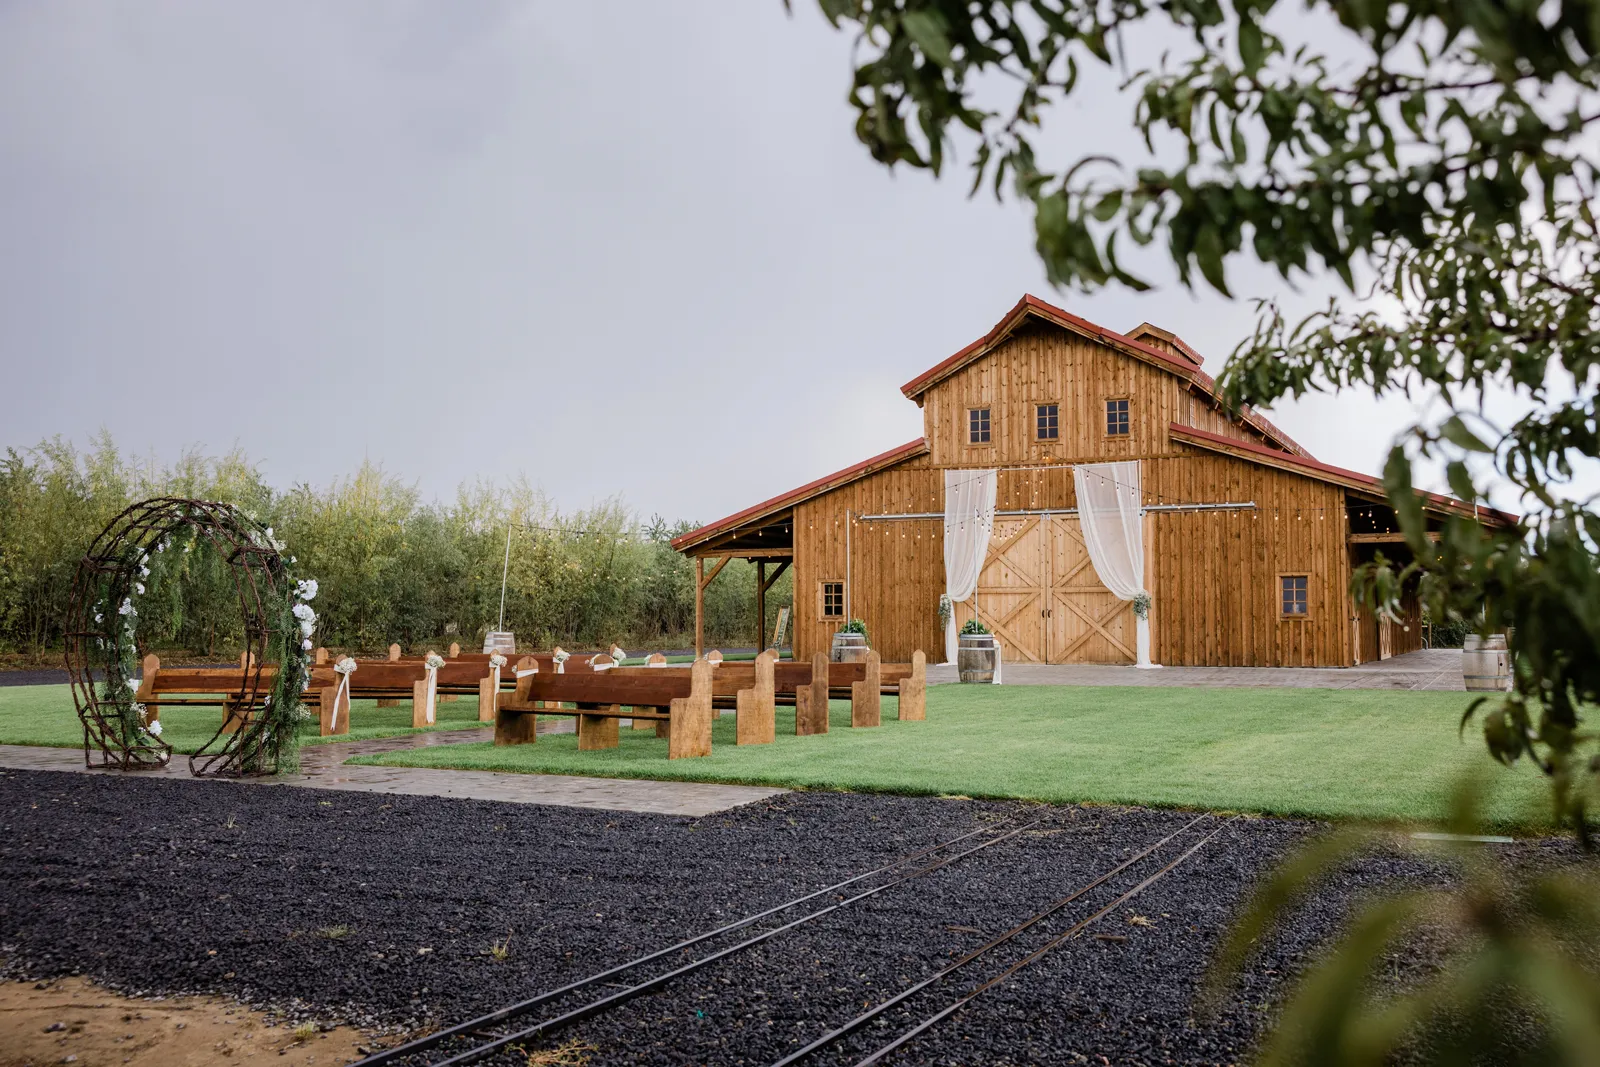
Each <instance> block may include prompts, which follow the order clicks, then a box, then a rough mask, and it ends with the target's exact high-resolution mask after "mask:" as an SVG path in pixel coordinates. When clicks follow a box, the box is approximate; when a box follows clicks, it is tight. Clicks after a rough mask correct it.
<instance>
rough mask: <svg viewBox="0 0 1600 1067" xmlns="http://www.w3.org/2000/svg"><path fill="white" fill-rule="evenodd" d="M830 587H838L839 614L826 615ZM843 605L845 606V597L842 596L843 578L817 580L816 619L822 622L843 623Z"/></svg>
mask: <svg viewBox="0 0 1600 1067" xmlns="http://www.w3.org/2000/svg"><path fill="white" fill-rule="evenodd" d="M830 585H836V586H838V587H839V614H837V615H829V614H828V586H830ZM844 605H845V595H844V579H843V578H822V579H820V580H818V582H817V618H818V619H821V620H822V621H823V622H843V621H844V614H845V612H844Z"/></svg>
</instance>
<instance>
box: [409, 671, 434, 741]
mask: <svg viewBox="0 0 1600 1067" xmlns="http://www.w3.org/2000/svg"><path fill="white" fill-rule="evenodd" d="M428 725H430V724H429V722H428V683H427V681H426V680H425V679H424V680H420V681H415V682H412V683H411V727H412V729H416V728H417V727H419V726H428Z"/></svg>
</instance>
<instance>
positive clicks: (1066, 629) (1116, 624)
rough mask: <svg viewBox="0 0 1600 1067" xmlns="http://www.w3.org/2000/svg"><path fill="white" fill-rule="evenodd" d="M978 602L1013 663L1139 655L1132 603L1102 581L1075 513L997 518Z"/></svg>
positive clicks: (961, 617)
mask: <svg viewBox="0 0 1600 1067" xmlns="http://www.w3.org/2000/svg"><path fill="white" fill-rule="evenodd" d="M972 602H973V604H974V605H975V609H976V612H977V616H978V618H979V619H981V620H982V621H983V623H984V624H985V625H986V626H988V627H989V629H990V630H991V631H993V632H994V634H995V636H997V637H999V638H1000V641H1001V643H1002V644H1003V645H1004V646H1005V656H1006V659H1007V660H1009V661H1011V662H1017V661H1021V660H1027V661H1030V662H1033V663H1132V662H1133V661H1134V619H1133V605H1132V604H1130V603H1128V602H1127V601H1123V600H1118V599H1117V598H1116V597H1115V596H1113V595H1112V593H1111V590H1109V589H1107V588H1106V587H1105V586H1104V585H1101V584H1100V579H1099V578H1098V577H1097V576H1096V575H1095V573H1094V563H1093V562H1092V561H1091V560H1090V559H1089V550H1088V548H1087V547H1085V546H1084V543H1083V531H1082V529H1081V528H1080V527H1079V526H1078V520H1077V517H1076V516H1072V515H1017V516H1004V517H997V518H996V519H995V520H994V534H993V536H991V537H990V538H989V554H988V555H987V556H986V557H985V558H984V564H983V570H982V572H981V573H980V574H979V576H978V591H977V594H976V596H974V598H973V601H972ZM965 608H966V605H961V609H962V610H960V611H958V613H957V615H956V622H957V623H958V624H959V623H962V622H965V621H966V619H967V618H968V617H969V615H970V612H968V611H966V610H965Z"/></svg>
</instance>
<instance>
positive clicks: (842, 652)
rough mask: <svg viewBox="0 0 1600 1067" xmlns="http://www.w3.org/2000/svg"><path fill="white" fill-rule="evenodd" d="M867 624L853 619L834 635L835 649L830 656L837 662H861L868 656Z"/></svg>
mask: <svg viewBox="0 0 1600 1067" xmlns="http://www.w3.org/2000/svg"><path fill="white" fill-rule="evenodd" d="M870 647H871V646H869V645H868V644H867V624H866V623H864V622H862V621H861V620H860V619H851V620H850V621H849V622H847V623H845V624H844V625H843V626H841V627H839V630H838V632H837V633H835V634H834V635H833V649H832V650H831V652H830V654H829V658H830V659H832V660H833V662H835V663H861V662H863V661H865V660H866V658H867V651H868V649H869V648H870Z"/></svg>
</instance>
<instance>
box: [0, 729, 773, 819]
mask: <svg viewBox="0 0 1600 1067" xmlns="http://www.w3.org/2000/svg"><path fill="white" fill-rule="evenodd" d="M492 736H493V731H492V729H487V728H486V729H479V730H444V731H440V732H439V733H432V734H413V735H411V736H408V737H389V738H384V739H382V740H378V741H342V742H338V743H335V744H328V745H308V746H306V747H305V748H303V749H301V750H300V773H299V774H297V775H295V776H293V777H281V778H243V779H217V780H218V781H231V782H235V783H237V784H240V785H253V786H299V787H304V788H310V789H348V790H355V791H358V792H363V793H403V794H407V795H411V796H438V797H463V798H470V799H473V800H500V801H507V802H510V803H513V804H554V805H557V806H560V807H568V808H603V809H606V810H609V811H643V812H651V813H653V814H657V815H691V816H700V815H712V814H714V813H716V812H719V811H726V810H727V809H729V808H736V807H738V806H739V805H741V804H749V803H751V802H752V801H756V800H764V799H766V798H767V797H772V796H777V795H779V794H780V793H785V792H788V790H785V789H765V788H760V787H756V786H746V785H715V784H712V783H706V782H650V781H640V780H635V779H625V778H581V777H576V776H573V775H565V774H497V773H495V772H492V771H446V770H433V769H430V768H424V767H350V766H345V765H344V763H343V761H344V760H346V759H349V758H350V757H351V756H356V755H365V754H367V753H372V752H393V751H395V750H396V749H402V748H422V747H427V746H432V745H449V744H461V743H464V742H472V741H487V740H489V739H490V738H491V737H492ZM0 768H8V769H11V770H20V771H76V772H79V773H85V774H122V773H124V772H122V771H104V770H90V769H88V768H86V767H84V765H83V750H82V749H76V748H39V747H34V746H31V745H0ZM128 773H137V774H138V775H139V776H140V777H154V778H182V779H186V780H189V781H195V780H196V779H195V778H194V777H193V776H192V775H190V773H189V760H188V757H187V756H174V757H173V760H172V764H171V765H170V766H167V767H164V768H162V769H160V770H153V771H139V772H128Z"/></svg>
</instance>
